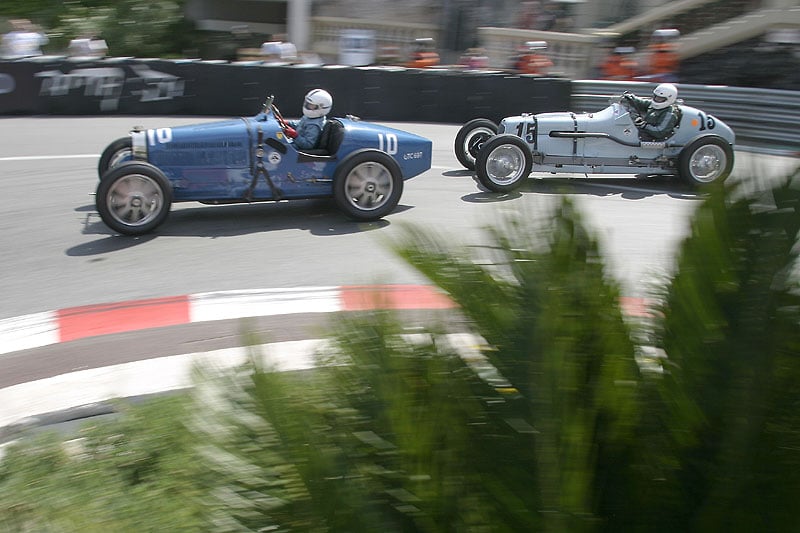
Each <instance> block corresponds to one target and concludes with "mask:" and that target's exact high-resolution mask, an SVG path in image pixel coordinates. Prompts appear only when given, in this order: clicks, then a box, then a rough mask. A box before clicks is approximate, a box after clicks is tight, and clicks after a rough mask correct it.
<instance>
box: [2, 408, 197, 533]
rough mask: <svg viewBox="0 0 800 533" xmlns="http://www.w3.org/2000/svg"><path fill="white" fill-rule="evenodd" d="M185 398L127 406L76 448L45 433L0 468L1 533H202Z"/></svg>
mask: <svg viewBox="0 0 800 533" xmlns="http://www.w3.org/2000/svg"><path fill="white" fill-rule="evenodd" d="M185 409H186V399H185V398H180V397H176V398H167V399H160V400H157V401H152V402H148V403H146V404H143V405H141V406H127V407H123V412H122V413H123V414H122V415H120V416H119V417H118V418H116V419H113V420H110V421H103V422H97V423H94V424H93V425H91V426H87V427H85V428H84V429H83V430H82V431H81V435H80V437H81V439H80V440H78V441H72V445H71V446H69V449H71V450H72V451H71V452H70V453H67V452H66V450H65V448H64V447H63V446H62V443H61V441H62V440H63V437H60V436H58V435H56V434H54V433H44V434H42V435H39V436H37V437H35V438H34V439H33V440H32V441H31V442H23V443H19V444H16V445H13V446H12V447H11V448H10V449H9V450H8V454H7V456H6V457H5V458H4V459H3V461H2V462H0V529H2V530H3V531H89V532H92V531H97V532H100V531H198V530H201V529H202V528H201V527H200V525H201V524H202V520H201V517H202V513H203V507H202V506H201V500H200V497H201V496H202V494H201V493H200V492H199V488H200V487H202V485H201V484H200V483H199V482H200V480H202V479H203V475H204V471H203V470H202V468H201V466H200V465H199V464H198V463H197V461H195V460H194V452H193V448H192V442H193V441H192V439H191V436H190V434H189V433H188V431H187V430H186V429H185V428H183V427H182V426H181V424H180V423H178V422H177V421H179V420H181V418H182V417H183V416H184V412H185Z"/></svg>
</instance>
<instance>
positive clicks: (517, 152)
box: [475, 135, 533, 192]
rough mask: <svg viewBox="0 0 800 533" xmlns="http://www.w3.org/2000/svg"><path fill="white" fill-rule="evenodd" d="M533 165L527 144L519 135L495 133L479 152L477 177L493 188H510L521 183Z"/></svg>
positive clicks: (499, 190) (476, 166) (506, 189)
mask: <svg viewBox="0 0 800 533" xmlns="http://www.w3.org/2000/svg"><path fill="white" fill-rule="evenodd" d="M532 167H533V157H532V156H531V149H530V147H529V146H528V144H527V143H526V142H525V141H523V140H522V139H520V138H519V137H517V136H516V135H496V136H494V137H492V138H491V139H489V140H488V141H486V142H485V143H484V145H483V148H481V150H480V152H478V158H477V159H476V161H475V173H476V174H477V176H478V181H479V182H480V183H481V185H483V186H484V187H486V188H487V189H489V190H490V191H494V192H511V191H513V190H514V189H516V188H518V187H519V186H520V185H522V182H523V181H525V179H527V177H528V176H529V175H530V173H531V168H532Z"/></svg>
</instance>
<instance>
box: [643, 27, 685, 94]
mask: <svg viewBox="0 0 800 533" xmlns="http://www.w3.org/2000/svg"><path fill="white" fill-rule="evenodd" d="M680 36H681V32H679V31H678V30H676V29H659V30H656V31H654V32H653V35H652V37H651V38H650V45H649V46H648V71H647V77H648V80H649V81H661V82H676V81H678V67H679V65H680V60H679V58H678V46H677V40H678V38H679V37H680Z"/></svg>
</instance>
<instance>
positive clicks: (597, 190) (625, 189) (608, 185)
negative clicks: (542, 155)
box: [461, 175, 703, 203]
mask: <svg viewBox="0 0 800 533" xmlns="http://www.w3.org/2000/svg"><path fill="white" fill-rule="evenodd" d="M473 179H474V180H475V185H476V187H477V188H478V189H479V190H480V191H481V192H479V193H473V194H468V195H465V196H462V198H461V199H462V200H463V201H465V202H471V203H489V202H503V201H508V200H514V199H516V198H519V197H520V196H522V194H523V193H538V194H573V195H574V194H584V195H592V196H619V197H621V198H625V199H629V200H641V199H642V198H649V197H652V196H669V197H670V198H677V199H681V200H696V199H699V198H702V197H703V193H701V192H699V191H697V190H696V189H694V188H692V187H691V186H690V185H688V184H684V183H683V182H681V181H680V180H677V179H676V178H674V177H672V176H658V175H655V176H636V177H633V176H632V177H629V178H585V177H576V178H565V177H558V178H535V177H532V178H528V179H527V180H525V182H524V183H523V184H522V185H521V186H520V187H519V189H517V190H515V191H513V192H510V193H495V192H491V191H489V190H487V189H486V188H485V187H483V185H481V184H480V183H479V182H478V181H477V179H475V178H474V176H473Z"/></svg>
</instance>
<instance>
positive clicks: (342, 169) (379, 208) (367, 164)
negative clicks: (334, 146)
mask: <svg viewBox="0 0 800 533" xmlns="http://www.w3.org/2000/svg"><path fill="white" fill-rule="evenodd" d="M402 194H403V178H402V175H401V172H400V168H399V167H398V165H397V162H396V161H395V160H394V159H392V158H391V157H390V156H389V155H387V154H385V153H384V152H379V151H377V150H368V151H364V152H358V153H356V154H354V155H352V156H350V157H349V158H348V159H346V160H345V161H343V162H342V163H341V164H340V165H339V167H338V168H337V169H336V173H335V175H334V179H333V196H334V200H335V201H336V204H337V205H338V206H339V209H341V210H342V211H343V212H344V213H345V214H346V215H347V216H348V217H350V218H353V219H356V220H377V219H379V218H382V217H384V216H386V215H388V214H389V213H391V212H392V211H394V208H395V207H397V203H398V202H399V201H400V196H401V195H402Z"/></svg>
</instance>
